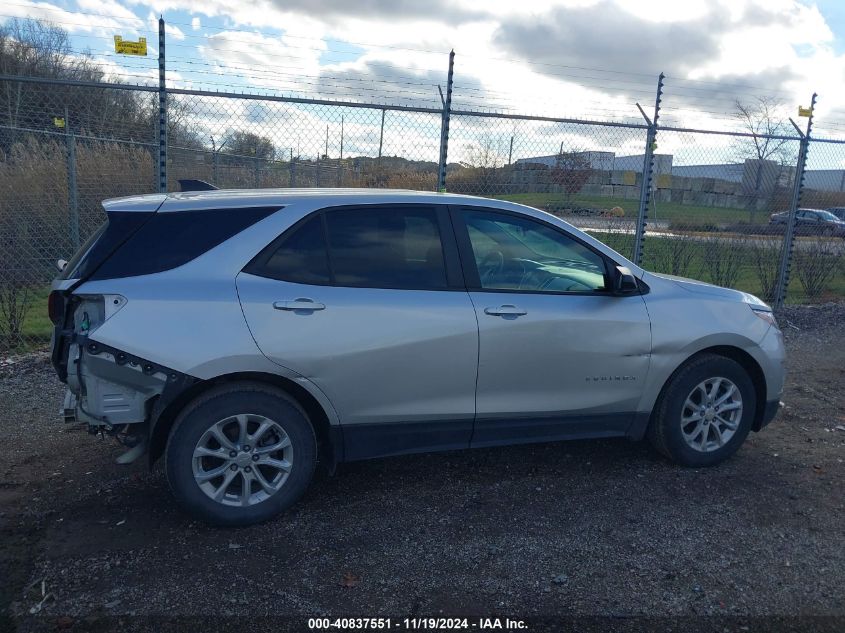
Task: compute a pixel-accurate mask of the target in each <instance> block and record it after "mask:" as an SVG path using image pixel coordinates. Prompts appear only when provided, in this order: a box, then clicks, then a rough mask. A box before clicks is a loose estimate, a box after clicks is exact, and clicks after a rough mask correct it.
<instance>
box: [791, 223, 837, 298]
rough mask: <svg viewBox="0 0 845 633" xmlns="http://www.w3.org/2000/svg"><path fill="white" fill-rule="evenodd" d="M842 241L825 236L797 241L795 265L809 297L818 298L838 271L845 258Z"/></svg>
mask: <svg viewBox="0 0 845 633" xmlns="http://www.w3.org/2000/svg"><path fill="white" fill-rule="evenodd" d="M841 242H842V240H839V239H837V240H831V239H826V238H823V237H813V238H810V239H806V240H804V239H801V240H798V241H796V243H795V250H794V253H793V256H792V259H793V266H794V267H795V275H796V276H797V277H798V281H800V282H801V287H802V288H803V289H804V293H805V294H806V295H807V298H808V299H818V298H819V297H820V296H821V295H822V293H823V292H824V291H825V289H826V288H827V285H828V283H830V280H831V279H832V278H833V276H834V274H835V273H836V270H837V267H838V266H839V265H840V263H841V261H842V259H843V247H842V244H841Z"/></svg>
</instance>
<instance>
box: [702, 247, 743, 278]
mask: <svg viewBox="0 0 845 633" xmlns="http://www.w3.org/2000/svg"><path fill="white" fill-rule="evenodd" d="M701 239H702V244H703V253H702V259H703V261H702V265H703V267H704V271H705V272H706V273H707V276H708V277H709V279H710V281H711V282H713V283H714V284H716V285H717V286H724V287H726V288H732V287H733V286H734V285H735V284H736V282H737V279H739V273H740V271H741V269H742V266H743V264H745V263H746V249H745V242H746V241H747V238H746V237H745V236H742V235H739V234H736V235H726V236H718V237H717V236H715V235H708V236H706V237H704V238H701Z"/></svg>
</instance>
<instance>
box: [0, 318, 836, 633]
mask: <svg viewBox="0 0 845 633" xmlns="http://www.w3.org/2000/svg"><path fill="white" fill-rule="evenodd" d="M779 318H780V321H781V323H782V325H783V329H784V333H785V336H786V340H787V346H788V348H789V360H788V363H789V376H788V382H787V388H786V393H785V396H784V400H785V402H786V407H785V409H783V410H782V411H781V413H780V415H779V416H778V418H777V419H776V421H775V422H774V423H773V424H772V425H770V426H769V427H768V428H766V429H765V430H764V431H763V432H761V433H758V434H752V435H751V436H750V438H749V440H748V441H747V443H746V444H745V445H744V446H743V448H742V449H741V450H740V452H739V453H738V454H737V455H736V457H734V458H733V459H731V460H729V461H728V462H727V463H725V464H723V465H721V466H719V467H716V468H712V469H707V470H691V469H683V468H678V467H675V466H672V465H670V464H668V463H667V462H665V461H664V460H662V459H661V458H659V457H658V456H656V455H655V453H654V452H653V451H651V450H650V449H649V448H648V446H647V445H645V444H632V443H629V442H627V441H624V440H620V441H592V442H572V443H559V444H551V445H537V446H520V447H507V448H496V449H484V450H475V451H466V452H460V453H443V454H436V455H422V456H412V457H403V458H392V459H382V460H375V461H370V462H361V463H355V464H348V465H345V466H342V467H341V468H340V470H339V472H338V474H337V476H335V477H331V478H328V477H324V478H322V479H320V480H318V481H317V482H315V484H314V485H313V486H312V487H311V488H310V490H309V492H308V493H307V495H306V496H305V498H304V499H303V500H302V501H301V502H300V503H299V504H297V505H296V507H295V508H294V509H293V510H292V511H290V512H288V513H287V514H285V515H284V516H282V517H280V518H278V519H277V520H275V521H272V522H270V523H267V524H265V525H261V526H256V527H252V528H248V529H242V530H220V529H212V528H208V527H206V526H204V525H202V524H199V523H196V522H192V521H191V520H189V519H187V518H186V517H185V516H184V515H183V514H181V513H180V512H179V510H178V509H177V508H176V507H175V505H174V502H173V501H172V500H171V498H170V495H169V493H168V491H167V486H166V483H165V481H164V478H163V476H162V475H161V472H160V470H156V471H154V472H152V473H151V472H148V471H147V469H146V467H145V465H144V464H136V465H132V466H128V467H125V466H117V465H115V464H114V458H115V457H116V456H117V455H118V454H119V453H120V452H121V450H120V448H119V447H118V446H117V445H114V444H111V443H109V442H105V443H104V442H103V441H102V440H100V439H97V438H94V437H91V436H89V435H88V434H87V433H86V432H85V431H84V430H83V429H80V428H78V427H68V426H65V425H64V424H63V423H62V422H60V421H59V419H58V415H57V412H58V407H59V404H60V399H61V395H62V391H63V390H62V386H61V385H60V384H59V382H58V381H57V380H56V378H55V376H54V374H53V372H52V369H51V367H50V365H49V361H48V359H47V358H46V356H44V355H35V356H30V357H27V358H25V359H23V360H20V361H18V362H16V363H14V364H10V365H9V364H5V365H3V366H2V367H0V405H2V408H0V411H2V414H0V416H1V418H0V427H2V436H3V443H4V450H3V451H2V452H0V473H2V475H3V476H2V478H0V536H2V545H0V565H2V569H0V573H1V574H2V578H3V582H2V584H0V587H2V588H0V600H2V603H0V607H2V609H3V613H2V615H0V618H4V619H0V629H3V628H4V625H5V627H6V628H12V627H14V626H19V628H20V629H21V630H56V629H59V630H63V629H69V630H111V629H113V628H115V627H117V626H120V627H121V628H124V629H125V630H130V629H131V627H132V626H141V625H140V624H139V623H146V625H149V624H150V622H155V627H153V626H152V625H150V627H149V628H159V629H162V628H165V627H164V625H165V624H166V623H167V622H170V621H172V620H173V619H174V618H175V619H176V621H181V622H183V623H184V622H192V620H179V618H192V617H193V618H211V619H212V620H213V621H215V622H217V623H220V622H230V621H235V622H238V621H240V622H243V618H246V617H250V618H254V617H268V618H273V617H276V616H281V615H284V616H287V617H290V616H294V617H297V616H298V617H300V619H299V620H298V622H299V627H298V628H299V630H306V628H307V627H306V626H305V620H304V616H314V615H327V614H331V615H346V616H351V615H362V616H376V615H392V616H393V617H397V616H401V617H405V616H414V615H416V616H437V615H442V614H444V613H445V614H449V613H464V614H489V613H501V614H511V615H519V616H523V617H524V616H561V615H562V616H578V615H583V616H604V617H609V618H614V619H613V620H611V621H613V622H616V621H618V618H629V617H632V616H634V617H636V616H649V617H658V618H667V617H669V618H672V617H676V616H708V617H711V618H728V620H727V621H730V622H734V621H737V622H740V621H744V620H731V619H730V618H740V619H741V618H756V617H773V616H794V615H802V616H807V617H810V616H832V617H833V618H834V619H832V620H813V623H814V624H813V627H814V628H818V629H823V628H825V627H827V626H830V627H833V628H830V629H829V630H835V628H836V627H837V626H838V627H841V626H842V622H843V618H845V597H844V596H845V493H843V490H845V488H843V481H845V477H843V475H845V463H843V460H845V408H843V405H845V396H843V393H844V392H845V346H843V341H844V340H845V306H843V305H841V304H832V305H827V306H818V307H800V308H799V307H796V308H789V309H786V310H784V311H783V312H782V313H780V315H779ZM45 596H46V599H45ZM38 605H40V607H39V606H38ZM31 609H35V610H36V613H35V615H32V616H31V615H30V610H31ZM837 618H838V619H837ZM198 621H199V620H198ZM669 621H670V620H660V621H659V622H663V623H664V624H666V622H669ZM710 621H711V620H708V622H710ZM712 621H713V622H715V620H712ZM753 621H754V620H752V622H753ZM766 622H769V621H766ZM745 626H747V623H746V624H745ZM766 626H767V627H769V626H770V625H769V624H767V625H766ZM606 628H607V627H606ZM729 628H730V627H729ZM139 630H140V629H139ZM277 630H278V628H277ZM719 630H721V629H719ZM731 630H734V629H731ZM752 630H754V629H753V625H752Z"/></svg>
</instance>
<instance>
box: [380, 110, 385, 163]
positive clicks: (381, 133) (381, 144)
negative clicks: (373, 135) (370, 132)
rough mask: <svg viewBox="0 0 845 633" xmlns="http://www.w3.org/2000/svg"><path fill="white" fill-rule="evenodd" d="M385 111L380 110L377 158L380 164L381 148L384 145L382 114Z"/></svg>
mask: <svg viewBox="0 0 845 633" xmlns="http://www.w3.org/2000/svg"><path fill="white" fill-rule="evenodd" d="M385 112H386V110H385V109H384V108H382V109H381V132H379V135H378V157H379V162H381V148H382V146H383V145H384V113H385Z"/></svg>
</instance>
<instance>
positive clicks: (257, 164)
mask: <svg viewBox="0 0 845 633" xmlns="http://www.w3.org/2000/svg"><path fill="white" fill-rule="evenodd" d="M252 171H253V177H254V186H255V188H256V189H259V188H260V187H261V159H260V158H259V157H258V153H257V152H256V154H255V159H254V160H253V161H252Z"/></svg>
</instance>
